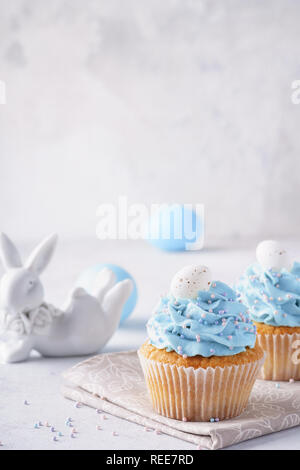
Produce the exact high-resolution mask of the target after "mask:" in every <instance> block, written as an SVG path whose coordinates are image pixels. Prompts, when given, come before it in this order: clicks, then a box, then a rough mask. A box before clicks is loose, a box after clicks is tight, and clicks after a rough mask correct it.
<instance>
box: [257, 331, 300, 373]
mask: <svg viewBox="0 0 300 470" xmlns="http://www.w3.org/2000/svg"><path fill="white" fill-rule="evenodd" d="M296 341H299V343H298V344H297V343H296ZM257 344H258V345H259V346H260V347H261V348H262V349H263V350H264V351H265V352H266V360H265V362H264V364H263V366H262V368H261V370H260V372H259V376H258V378H260V379H263V380H278V381H281V380H282V381H283V380H289V379H294V380H300V334H299V333H293V334H291V335H290V334H288V333H285V334H281V335H264V334H258V335H257ZM297 349H298V350H299V354H297ZM297 356H299V360H298V359H297ZM297 362H299V363H297Z"/></svg>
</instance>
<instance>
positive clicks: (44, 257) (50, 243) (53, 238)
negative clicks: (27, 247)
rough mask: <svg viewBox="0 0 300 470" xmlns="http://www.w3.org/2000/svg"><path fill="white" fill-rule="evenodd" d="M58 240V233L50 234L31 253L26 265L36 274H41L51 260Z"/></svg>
mask: <svg viewBox="0 0 300 470" xmlns="http://www.w3.org/2000/svg"><path fill="white" fill-rule="evenodd" d="M56 242H57V235H56V234H54V235H50V237H47V238H46V239H45V240H43V241H42V242H41V243H40V244H39V245H38V246H37V247H36V248H35V249H34V250H33V252H32V253H31V255H30V256H29V258H28V260H27V261H26V265H25V267H26V268H28V269H31V270H32V271H34V272H35V273H36V274H41V272H42V271H44V269H45V268H46V266H47V265H48V263H49V262H50V260H51V258H52V255H53V252H54V248H55V246H56Z"/></svg>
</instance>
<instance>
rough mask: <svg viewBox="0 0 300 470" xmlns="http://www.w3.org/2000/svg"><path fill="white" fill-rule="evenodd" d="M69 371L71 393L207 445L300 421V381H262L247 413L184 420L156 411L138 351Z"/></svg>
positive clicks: (68, 393)
mask: <svg viewBox="0 0 300 470" xmlns="http://www.w3.org/2000/svg"><path fill="white" fill-rule="evenodd" d="M63 376H64V379H65V384H64V386H63V394H64V396H65V397H66V398H69V399H71V400H74V401H77V402H81V403H83V404H85V405H88V406H91V407H93V408H96V409H100V410H103V411H104V412H106V413H110V414H112V415H115V416H118V417H120V418H123V419H126V420H129V421H132V422H134V423H137V424H139V425H141V426H146V427H148V428H152V429H155V430H157V431H160V432H162V433H165V434H169V435H170V436H174V437H176V438H180V439H183V440H185V441H188V442H191V443H193V444H195V445H197V446H199V447H201V448H205V449H220V448H223V447H226V446H229V445H233V444H236V443H238V442H242V441H245V440H247V439H252V438H255V437H259V436H262V435H264V434H270V433H273V432H276V431H280V430H282V429H287V428H291V427H294V426H298V425H299V423H300V382H295V383H289V382H280V383H275V382H270V381H263V380H257V381H256V383H255V385H254V388H253V391H252V393H251V396H250V400H249V404H248V406H247V408H246V410H245V411H244V412H243V414H242V415H240V416H239V417H237V418H234V419H230V420H225V421H220V422H218V423H203V422H181V421H177V420H173V419H170V418H165V417H164V416H160V415H158V414H157V413H155V411H154V410H153V409H152V406H151V403H150V399H149V397H148V393H147V389H146V384H145V380H144V376H143V372H142V369H141V366H140V363H139V359H138V356H137V353H136V351H126V352H121V353H110V354H101V355H98V356H95V357H92V358H90V359H87V360H86V361H84V362H81V363H80V364H77V365H75V366H74V367H72V368H71V369H70V370H68V371H67V372H65V373H64V375H63Z"/></svg>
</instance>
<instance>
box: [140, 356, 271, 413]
mask: <svg viewBox="0 0 300 470" xmlns="http://www.w3.org/2000/svg"><path fill="white" fill-rule="evenodd" d="M138 355H139V358H140V362H141V366H142V369H143V372H144V375H145V379H146V383H147V387H148V390H149V393H150V398H151V401H152V405H153V408H154V409H155V411H156V412H157V413H159V414H161V415H163V416H166V417H168V418H173V419H177V420H181V421H209V420H210V419H211V418H214V419H215V418H217V419H219V420H223V419H227V418H233V417H235V416H238V415H240V414H241V413H242V412H243V410H244V409H245V407H246V406H247V403H248V399H249V395H250V392H251V390H252V387H253V385H254V382H255V379H256V378H257V375H258V373H259V370H260V369H261V366H262V363H263V361H264V357H263V354H262V355H261V357H260V358H259V359H258V360H256V361H254V362H248V363H245V364H239V365H229V366H224V367H219V366H218V367H215V368H213V367H207V368H202V367H199V368H197V369H195V368H193V367H184V366H177V365H174V364H168V363H163V362H158V361H154V360H151V359H149V358H147V357H145V356H144V355H143V354H142V353H141V351H138Z"/></svg>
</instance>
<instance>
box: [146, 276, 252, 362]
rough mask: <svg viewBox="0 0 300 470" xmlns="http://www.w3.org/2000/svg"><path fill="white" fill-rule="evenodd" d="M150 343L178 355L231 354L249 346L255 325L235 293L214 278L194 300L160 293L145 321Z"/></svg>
mask: <svg viewBox="0 0 300 470" xmlns="http://www.w3.org/2000/svg"><path fill="white" fill-rule="evenodd" d="M147 330H148V335H149V340H150V343H151V344H152V345H153V346H155V347H157V348H159V349H166V350H167V351H168V352H169V351H176V352H177V353H178V354H180V355H182V356H189V357H190V356H197V355H200V356H204V357H210V356H231V355H234V354H238V353H240V352H242V351H245V349H246V347H247V346H248V347H251V348H253V347H254V345H255V340H256V331H255V326H254V325H253V323H252V322H251V320H250V318H249V315H248V313H247V308H246V307H245V306H244V305H243V304H242V303H241V302H240V300H239V298H238V295H237V293H236V292H235V291H234V290H232V289H231V288H230V287H229V286H227V285H226V284H224V283H222V282H219V281H216V282H213V283H212V284H211V287H210V289H209V290H208V291H199V292H198V297H197V299H195V300H191V299H177V300H176V299H175V298H174V297H173V296H172V295H169V296H166V297H162V298H161V300H160V302H159V304H158V306H157V308H156V310H155V312H154V314H153V315H152V317H151V318H150V320H149V321H148V323H147Z"/></svg>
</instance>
